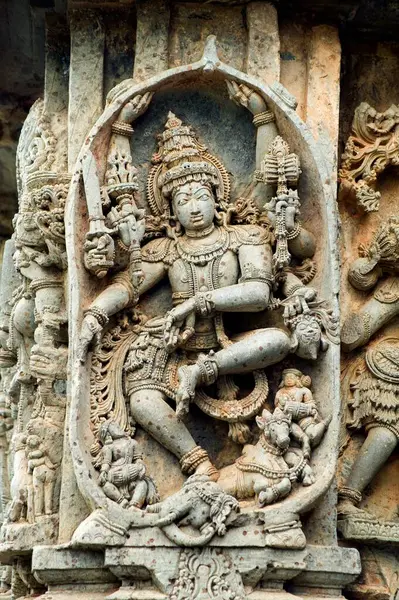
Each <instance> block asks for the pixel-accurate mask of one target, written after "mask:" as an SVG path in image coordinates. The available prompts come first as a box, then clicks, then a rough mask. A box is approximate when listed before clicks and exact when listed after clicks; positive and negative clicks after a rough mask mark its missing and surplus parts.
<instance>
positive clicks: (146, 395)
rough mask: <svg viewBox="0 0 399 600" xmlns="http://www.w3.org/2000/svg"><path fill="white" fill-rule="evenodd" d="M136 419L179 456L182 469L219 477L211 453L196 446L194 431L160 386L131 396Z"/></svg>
mask: <svg viewBox="0 0 399 600" xmlns="http://www.w3.org/2000/svg"><path fill="white" fill-rule="evenodd" d="M130 410H131V413H132V417H133V419H134V420H135V421H136V422H137V423H139V425H141V427H142V428H143V429H145V431H147V432H148V433H150V434H151V435H152V437H153V438H155V439H156V440H157V441H158V442H159V443H160V444H161V445H162V446H164V447H165V448H167V449H168V450H169V451H170V452H172V454H174V455H175V456H177V458H178V459H179V460H180V465H181V468H182V471H183V472H186V473H188V474H189V475H190V474H191V473H194V472H195V473H197V474H206V475H209V476H210V477H212V478H214V479H216V478H217V476H218V472H217V470H216V469H215V467H214V466H213V465H212V463H211V462H210V460H209V457H208V454H207V453H206V452H205V450H203V449H202V448H200V447H199V446H197V444H196V443H195V441H194V439H193V437H192V435H191V433H190V432H189V431H188V429H187V427H186V426H185V425H184V423H183V422H182V421H180V420H179V419H178V417H177V416H176V413H175V411H174V410H173V409H172V408H171V407H170V406H169V404H168V403H167V402H166V400H165V396H164V394H163V393H162V392H160V391H158V390H140V391H137V392H133V394H131V396H130Z"/></svg>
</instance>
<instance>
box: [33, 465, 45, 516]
mask: <svg viewBox="0 0 399 600" xmlns="http://www.w3.org/2000/svg"><path fill="white" fill-rule="evenodd" d="M44 478H45V473H44V472H43V465H41V467H35V468H34V469H33V506H34V515H35V517H40V516H41V515H43V514H44Z"/></svg>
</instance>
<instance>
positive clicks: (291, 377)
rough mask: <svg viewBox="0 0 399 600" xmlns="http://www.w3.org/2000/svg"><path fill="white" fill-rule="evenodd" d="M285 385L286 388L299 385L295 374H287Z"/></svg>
mask: <svg viewBox="0 0 399 600" xmlns="http://www.w3.org/2000/svg"><path fill="white" fill-rule="evenodd" d="M284 385H285V387H294V386H296V385H298V377H297V376H296V375H295V373H286V375H285V376H284Z"/></svg>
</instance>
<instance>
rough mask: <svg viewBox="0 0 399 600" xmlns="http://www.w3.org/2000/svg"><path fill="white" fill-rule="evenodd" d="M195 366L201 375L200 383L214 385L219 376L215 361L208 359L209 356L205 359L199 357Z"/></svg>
mask: <svg viewBox="0 0 399 600" xmlns="http://www.w3.org/2000/svg"><path fill="white" fill-rule="evenodd" d="M197 365H198V367H199V370H200V373H201V383H203V384H205V385H212V383H215V381H216V379H217V378H218V375H219V368H218V365H217V363H216V360H214V359H212V358H209V355H208V356H206V357H201V356H200V357H199V359H198V361H197Z"/></svg>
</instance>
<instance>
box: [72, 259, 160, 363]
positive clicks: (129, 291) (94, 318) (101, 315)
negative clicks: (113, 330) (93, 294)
mask: <svg viewBox="0 0 399 600" xmlns="http://www.w3.org/2000/svg"><path fill="white" fill-rule="evenodd" d="M142 269H143V275H144V278H143V281H142V282H141V284H140V286H139V288H138V289H135V288H134V286H133V284H132V279H131V273H130V271H129V267H128V268H127V269H125V270H124V271H121V272H120V273H118V274H117V275H115V276H114V278H113V282H112V283H111V285H109V286H108V287H107V288H106V289H105V290H104V291H103V292H101V294H99V295H98V296H97V298H96V299H95V300H94V301H93V302H92V303H91V304H90V306H89V307H88V308H87V309H86V311H85V317H84V319H83V323H82V328H81V332H80V340H79V349H78V358H79V360H80V361H81V362H84V361H85V359H86V354H87V350H88V348H89V346H90V344H91V342H92V340H93V339H94V338H96V337H97V336H99V335H100V334H101V331H102V329H103V327H104V325H106V323H107V322H108V319H109V317H111V316H112V315H114V314H116V313H118V312H120V311H121V310H123V309H124V308H126V307H127V306H129V305H134V304H136V303H137V302H138V299H139V297H140V295H141V294H143V293H145V292H147V291H148V290H149V289H151V288H152V287H154V285H156V284H157V283H158V282H159V281H161V280H162V279H163V278H164V276H165V274H166V269H165V265H164V264H163V262H155V263H149V262H144V261H143V263H142Z"/></svg>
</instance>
